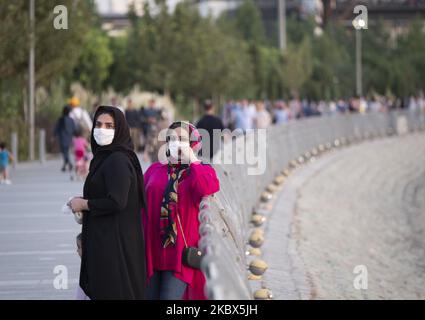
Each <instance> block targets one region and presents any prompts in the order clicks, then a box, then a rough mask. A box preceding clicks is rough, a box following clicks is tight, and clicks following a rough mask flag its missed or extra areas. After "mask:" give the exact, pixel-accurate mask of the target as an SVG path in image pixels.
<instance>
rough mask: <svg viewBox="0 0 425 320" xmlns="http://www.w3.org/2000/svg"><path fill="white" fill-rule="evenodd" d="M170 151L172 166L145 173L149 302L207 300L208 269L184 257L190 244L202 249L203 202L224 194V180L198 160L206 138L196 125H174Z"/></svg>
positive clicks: (160, 165)
mask: <svg viewBox="0 0 425 320" xmlns="http://www.w3.org/2000/svg"><path fill="white" fill-rule="evenodd" d="M166 147H167V160H168V162H167V163H161V162H155V163H153V164H152V165H151V166H150V167H149V168H148V170H147V171H146V173H145V189H146V195H147V211H145V210H143V211H142V214H143V222H144V232H145V241H146V269H147V270H146V271H147V282H148V284H147V298H148V299H160V300H171V299H172V300H179V299H196V300H201V299H206V296H205V294H204V284H205V278H204V275H203V273H202V271H201V270H199V269H196V268H193V267H191V266H188V265H186V264H184V263H183V262H182V254H183V251H184V248H185V246H187V247H198V241H199V238H200V236H199V231H198V228H199V220H198V214H199V204H200V202H201V200H202V198H203V197H205V196H208V195H211V194H213V193H215V192H217V191H218V190H219V181H218V179H217V176H216V173H215V170H214V169H213V167H212V166H210V165H206V164H203V163H201V161H200V160H198V158H197V157H196V155H197V153H198V152H199V150H200V149H201V136H200V134H199V132H198V130H197V129H196V127H195V126H193V125H192V124H190V123H188V122H174V123H173V124H172V125H171V126H170V127H169V128H168V131H167V146H166ZM185 242H186V243H185Z"/></svg>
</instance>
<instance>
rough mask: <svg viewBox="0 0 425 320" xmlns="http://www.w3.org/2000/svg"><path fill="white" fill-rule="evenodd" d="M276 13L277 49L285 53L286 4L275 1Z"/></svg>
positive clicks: (283, 1) (282, 1) (281, 0)
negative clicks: (277, 22)
mask: <svg viewBox="0 0 425 320" xmlns="http://www.w3.org/2000/svg"><path fill="white" fill-rule="evenodd" d="M277 11H278V18H279V48H280V49H281V50H282V51H283V52H285V51H286V2H285V0H277Z"/></svg>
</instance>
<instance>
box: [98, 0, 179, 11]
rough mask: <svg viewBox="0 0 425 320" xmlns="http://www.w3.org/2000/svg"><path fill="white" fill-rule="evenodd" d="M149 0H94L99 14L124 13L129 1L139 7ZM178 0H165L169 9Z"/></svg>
mask: <svg viewBox="0 0 425 320" xmlns="http://www.w3.org/2000/svg"><path fill="white" fill-rule="evenodd" d="M145 1H149V0H95V2H96V4H97V7H98V10H99V13H100V14H108V13H115V14H125V13H127V9H128V6H129V4H130V3H133V2H135V4H136V8H141V7H142V5H143V3H144V2H145ZM179 1H180V0H167V3H168V6H169V7H170V9H173V8H174V7H175V5H176V4H177V3H178V2H179Z"/></svg>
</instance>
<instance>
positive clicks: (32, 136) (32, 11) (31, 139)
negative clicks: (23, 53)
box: [28, 0, 35, 161]
mask: <svg viewBox="0 0 425 320" xmlns="http://www.w3.org/2000/svg"><path fill="white" fill-rule="evenodd" d="M29 24H30V37H29V40H30V49H29V57H28V98H29V101H28V109H29V112H28V116H29V117H28V122H29V126H28V129H29V132H28V133H29V150H28V151H29V152H28V154H29V159H30V160H31V161H32V160H34V158H35V155H34V149H35V148H34V144H35V110H34V109H35V102H34V95H35V79H34V78H35V77H34V73H35V72H34V62H35V52H34V51H35V50H34V47H35V27H34V26H35V8H34V0H29Z"/></svg>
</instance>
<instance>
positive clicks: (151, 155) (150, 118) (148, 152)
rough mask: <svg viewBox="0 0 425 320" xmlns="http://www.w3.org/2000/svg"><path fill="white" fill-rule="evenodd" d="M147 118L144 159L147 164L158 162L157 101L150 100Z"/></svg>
mask: <svg viewBox="0 0 425 320" xmlns="http://www.w3.org/2000/svg"><path fill="white" fill-rule="evenodd" d="M144 115H145V118H146V130H145V132H146V133H145V137H146V139H145V150H144V154H143V159H144V161H145V162H154V161H157V154H156V153H157V151H156V150H157V143H158V118H159V110H158V108H157V107H156V101H155V99H150V100H149V103H148V107H147V108H145V109H144Z"/></svg>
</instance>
